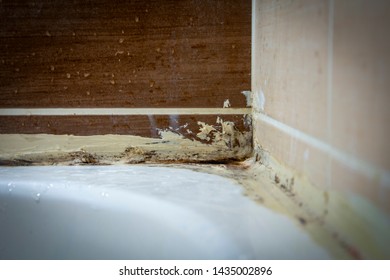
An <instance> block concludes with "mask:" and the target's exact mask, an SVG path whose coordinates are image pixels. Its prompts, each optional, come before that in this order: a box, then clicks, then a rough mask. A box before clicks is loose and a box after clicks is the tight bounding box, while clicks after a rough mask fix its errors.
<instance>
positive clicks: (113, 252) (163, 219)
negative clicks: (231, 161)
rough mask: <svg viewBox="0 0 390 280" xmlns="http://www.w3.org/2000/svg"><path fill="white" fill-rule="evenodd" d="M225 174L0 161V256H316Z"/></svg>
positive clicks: (301, 235) (319, 251)
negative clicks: (7, 164)
mask: <svg viewBox="0 0 390 280" xmlns="http://www.w3.org/2000/svg"><path fill="white" fill-rule="evenodd" d="M242 191H243V189H242V187H240V186H239V185H237V184H236V183H235V182H233V181H232V180H229V179H227V178H223V177H220V176H216V175H210V174H204V173H199V172H194V171H190V170H186V169H175V168H167V167H151V166H88V167H86V166H66V167H59V166H46V167H1V168H0V259H326V258H329V255H328V253H327V252H326V251H325V250H324V249H323V248H321V247H320V246H318V245H317V244H316V243H314V242H313V240H312V239H311V238H310V236H308V235H307V234H306V233H305V232H304V231H303V230H302V229H301V228H300V227H298V226H297V225H296V224H295V223H294V222H293V221H292V220H290V219H288V218H287V217H285V216H283V215H280V214H277V213H275V212H273V211H271V210H269V209H267V208H265V207H262V206H261V205H258V204H256V203H255V202H253V201H251V200H250V199H248V198H247V197H245V196H244V195H243V194H242Z"/></svg>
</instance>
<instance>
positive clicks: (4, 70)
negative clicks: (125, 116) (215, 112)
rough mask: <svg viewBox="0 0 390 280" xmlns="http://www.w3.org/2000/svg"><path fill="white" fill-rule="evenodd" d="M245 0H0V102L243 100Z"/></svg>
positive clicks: (240, 103)
mask: <svg viewBox="0 0 390 280" xmlns="http://www.w3.org/2000/svg"><path fill="white" fill-rule="evenodd" d="M250 21H251V3H250V0H245V1H242V0H241V1H237V0H182V1H176V0H151V1H108V0H95V1H48V0H36V1H28V0H19V1H15V0H8V1H7V0H3V1H1V3H0V40H1V44H0V108H16V107H19V108H20V107H28V108H45V107H54V108H55V107H132V108H148V107H170V108H174V107H178V108H196V107H219V108H220V107H222V105H223V102H224V100H226V99H229V100H230V103H231V105H232V107H245V104H246V103H245V99H244V96H243V95H241V94H240V92H241V91H242V90H249V89H250V44H251V39H250V36H251V22H250Z"/></svg>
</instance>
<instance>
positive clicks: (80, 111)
mask: <svg viewBox="0 0 390 280" xmlns="http://www.w3.org/2000/svg"><path fill="white" fill-rule="evenodd" d="M250 113H251V109H250V108H36V109H25V108H12V109H0V116H99V115H110V116H111V115H245V114H250Z"/></svg>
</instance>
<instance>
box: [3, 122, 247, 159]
mask: <svg viewBox="0 0 390 280" xmlns="http://www.w3.org/2000/svg"><path fill="white" fill-rule="evenodd" d="M245 119H247V117H246V118H245ZM245 119H244V120H243V121H244V122H245ZM149 121H150V123H151V127H152V129H153V134H152V135H154V134H156V135H157V133H158V137H159V138H147V137H140V136H130V135H96V136H73V135H48V134H2V135H0V141H1V145H0V165H34V164H36V165H45V164H65V165H84V164H91V165H97V164H127V163H158V162H164V163H169V162H174V163H176V162H182V163H189V162H199V163H202V162H229V161H238V160H243V159H245V158H247V157H249V156H250V155H251V151H252V145H251V142H252V131H251V129H250V127H249V128H248V130H246V131H240V130H239V129H237V128H236V125H235V124H234V123H233V122H230V121H223V120H222V119H221V118H219V117H218V118H217V120H216V123H215V124H213V125H210V124H206V123H204V122H198V132H195V133H196V134H195V133H194V132H192V131H191V130H189V129H188V124H185V125H182V126H178V124H177V117H176V116H172V118H171V119H170V127H168V128H166V129H158V128H156V127H155V121H154V118H153V116H149ZM246 121H247V120H246ZM180 131H185V133H180ZM188 132H191V133H188Z"/></svg>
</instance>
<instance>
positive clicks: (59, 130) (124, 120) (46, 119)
mask: <svg viewBox="0 0 390 280" xmlns="http://www.w3.org/2000/svg"><path fill="white" fill-rule="evenodd" d="M217 117H218V116H217V115H179V116H177V115H175V116H173V115H172V116H168V115H156V116H154V115H151V116H145V115H132V116H107V115H105V116H0V134H8V133H10V134H13V133H17V134H20V133H21V134H38V133H45V134H58V135H63V134H72V135H79V136H88V135H103V134H122V135H137V136H143V137H153V138H159V134H158V131H159V130H161V129H162V130H165V129H168V130H170V131H172V132H175V133H179V134H181V135H183V136H185V137H187V138H190V139H197V138H196V134H197V133H198V132H199V127H200V126H199V124H198V122H199V121H200V122H204V123H206V124H208V125H213V126H215V128H216V129H218V130H221V125H220V124H217ZM220 118H221V119H222V120H223V121H231V122H234V124H235V126H236V128H237V129H238V130H239V131H249V130H250V127H248V126H247V125H245V124H244V116H243V115H223V116H220ZM198 140H199V139H198Z"/></svg>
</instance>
